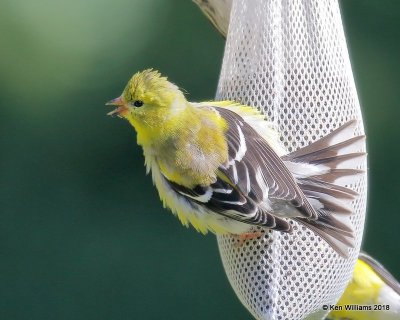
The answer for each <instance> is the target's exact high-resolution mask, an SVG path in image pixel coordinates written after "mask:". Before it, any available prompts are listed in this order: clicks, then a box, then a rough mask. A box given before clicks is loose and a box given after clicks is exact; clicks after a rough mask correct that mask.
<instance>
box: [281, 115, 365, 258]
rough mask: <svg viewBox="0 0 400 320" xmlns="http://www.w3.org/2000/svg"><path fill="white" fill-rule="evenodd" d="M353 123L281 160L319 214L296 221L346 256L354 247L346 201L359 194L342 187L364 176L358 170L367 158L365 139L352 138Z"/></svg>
mask: <svg viewBox="0 0 400 320" xmlns="http://www.w3.org/2000/svg"><path fill="white" fill-rule="evenodd" d="M356 125H357V121H355V120H353V121H350V122H347V123H345V124H344V125H343V126H341V127H339V128H338V129H336V130H334V131H332V132H331V133H330V134H328V135H327V136H325V137H323V138H321V139H320V140H318V141H316V142H314V143H312V144H310V145H308V146H306V147H304V148H302V149H299V150H297V151H295V152H292V153H289V154H287V155H284V156H283V157H282V160H283V161H284V162H285V164H286V165H287V167H288V168H289V170H290V171H291V172H292V174H293V176H294V177H295V178H296V180H297V182H298V185H299V187H300V189H301V190H302V191H303V192H304V194H305V196H306V197H307V199H308V200H309V202H310V203H311V204H312V205H313V207H314V208H315V210H316V211H317V212H318V217H317V219H315V220H311V219H302V218H298V219H297V221H299V222H300V223H302V224H304V225H305V226H307V227H308V228H310V229H312V230H313V231H314V232H316V233H317V234H319V235H320V236H321V237H322V238H323V239H325V240H326V241H327V242H328V243H329V244H330V245H331V246H332V247H333V248H334V249H335V250H336V251H337V252H338V253H339V254H340V255H342V256H344V257H347V256H348V250H347V249H348V248H349V247H353V246H354V235H353V231H352V226H351V222H350V219H349V215H350V214H352V212H353V208H352V207H351V206H350V204H349V202H350V201H352V200H354V199H356V198H357V196H358V194H357V192H355V191H354V190H352V189H350V188H347V187H345V185H348V184H351V183H354V182H355V181H357V179H358V178H359V175H360V174H361V173H363V172H364V171H363V170H360V169H358V168H359V167H360V165H361V164H362V163H363V161H364V160H365V157H366V153H365V152H362V151H361V150H362V148H363V146H364V141H365V136H355V137H354V134H353V133H354V129H355V127H356Z"/></svg>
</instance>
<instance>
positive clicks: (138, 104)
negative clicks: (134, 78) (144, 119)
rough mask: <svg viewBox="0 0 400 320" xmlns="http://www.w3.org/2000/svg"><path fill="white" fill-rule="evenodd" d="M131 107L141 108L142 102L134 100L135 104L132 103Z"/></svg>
mask: <svg viewBox="0 0 400 320" xmlns="http://www.w3.org/2000/svg"><path fill="white" fill-rule="evenodd" d="M133 105H134V106H135V107H141V106H142V105H143V101H141V100H135V102H133Z"/></svg>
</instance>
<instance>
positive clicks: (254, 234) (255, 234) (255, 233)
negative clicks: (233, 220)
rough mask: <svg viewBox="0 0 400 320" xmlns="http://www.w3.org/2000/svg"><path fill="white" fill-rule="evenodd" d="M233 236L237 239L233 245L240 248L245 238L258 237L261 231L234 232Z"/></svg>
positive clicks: (252, 238)
mask: <svg viewBox="0 0 400 320" xmlns="http://www.w3.org/2000/svg"><path fill="white" fill-rule="evenodd" d="M234 236H235V238H236V239H237V240H238V242H236V244H235V246H236V247H237V248H240V247H241V246H243V244H244V243H245V242H246V241H247V240H254V239H257V238H260V237H261V236H262V232H261V231H253V232H245V233H241V234H235V235H234Z"/></svg>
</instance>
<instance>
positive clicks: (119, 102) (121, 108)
mask: <svg viewBox="0 0 400 320" xmlns="http://www.w3.org/2000/svg"><path fill="white" fill-rule="evenodd" d="M106 106H116V107H117V108H116V109H114V110H113V111H111V112H109V113H107V115H108V116H112V115H114V114H117V115H118V116H121V115H122V114H123V113H125V112H126V111H128V107H127V106H126V103H125V101H124V100H123V99H122V98H121V97H118V98H115V99H113V100H110V101H108V102H107V103H106Z"/></svg>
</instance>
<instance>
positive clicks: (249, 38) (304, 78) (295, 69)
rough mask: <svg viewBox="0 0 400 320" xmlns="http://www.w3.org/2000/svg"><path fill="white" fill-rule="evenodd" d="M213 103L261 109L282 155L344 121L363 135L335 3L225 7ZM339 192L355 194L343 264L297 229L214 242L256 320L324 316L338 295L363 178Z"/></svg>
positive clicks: (349, 262)
mask: <svg viewBox="0 0 400 320" xmlns="http://www.w3.org/2000/svg"><path fill="white" fill-rule="evenodd" d="M198 2H199V1H198ZM207 2H209V3H212V2H217V1H207ZM224 3H228V5H227V6H226V7H227V8H228V9H229V10H230V5H231V2H230V1H223V2H222V4H224ZM228 9H227V10H228ZM219 10H221V8H220V9H219ZM222 10H223V8H222ZM217 99H218V100H222V99H224V100H236V101H240V102H242V103H243V104H247V105H251V106H254V107H256V108H258V109H259V110H261V111H262V112H263V113H264V114H265V115H266V116H267V117H268V119H269V120H270V121H272V122H273V124H274V125H275V127H276V129H277V131H278V132H279V133H280V135H281V141H282V144H283V146H284V147H285V149H286V151H287V152H290V151H294V150H297V149H299V148H301V147H304V146H306V145H308V144H310V143H311V142H314V141H315V140H318V139H319V138H321V137H323V136H325V135H326V134H328V133H329V132H331V131H332V130H334V129H335V128H337V127H339V126H340V125H342V124H344V123H346V122H347V121H349V120H352V119H357V120H359V122H358V127H357V129H356V132H355V134H356V135H360V134H364V129H363V123H362V115H361V111H360V105H359V101H358V98H357V92H356V88H355V84H354V78H353V74H352V71H351V66H350V60H349V54H348V51H347V46H346V40H345V36H344V31H343V26H342V21H341V16H340V10H339V4H338V1H336V0H233V3H232V9H231V15H230V23H229V31H228V36H227V42H226V47H225V53H224V59H223V64H222V70H221V74H220V79H219V84H218V90H217ZM364 150H365V146H364ZM364 150H362V151H364ZM359 169H366V163H363V164H361V165H360V168H359ZM347 186H348V187H350V188H352V189H353V190H355V191H357V192H358V193H359V194H360V196H359V198H357V200H355V201H353V203H352V206H353V208H354V213H353V214H352V216H351V221H352V224H353V228H354V234H355V240H356V241H355V243H356V245H355V247H354V248H353V249H351V250H350V256H349V258H342V257H340V256H339V255H338V254H337V253H336V252H335V251H334V250H333V249H332V248H331V247H330V246H329V245H328V244H327V243H326V242H325V241H324V240H322V239H321V238H320V237H319V236H318V235H316V234H315V233H313V232H312V231H310V230H309V229H306V228H305V227H303V226H301V225H299V224H298V223H296V222H292V223H293V229H294V231H293V233H292V234H284V233H280V232H275V231H268V230H265V229H260V231H261V232H262V237H261V239H256V240H250V241H247V242H245V243H244V245H242V246H237V242H236V239H235V238H233V237H232V236H228V235H226V236H218V245H219V250H220V254H221V257H222V262H223V265H224V268H225V271H226V274H227V276H228V278H229V281H230V283H231V285H232V287H233V289H234V291H235V292H236V294H237V296H238V297H239V299H240V301H241V302H242V303H243V304H244V306H245V307H246V308H247V309H248V310H249V311H250V312H251V314H252V315H253V316H254V317H255V318H256V319H268V320H269V319H271V320H297V319H323V318H324V317H325V315H326V314H327V313H328V311H326V310H324V305H333V304H335V303H336V302H337V300H338V299H339V298H340V296H341V294H342V292H343V291H344V289H345V287H346V285H347V283H348V281H349V279H350V277H351V275H352V271H353V267H354V264H355V262H356V259H357V257H358V253H359V249H360V244H361V238H362V233H363V227H364V219H365V210H366V192H367V182H366V174H364V175H362V176H361V177H360V179H359V180H358V182H357V183H355V184H352V185H347Z"/></svg>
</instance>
